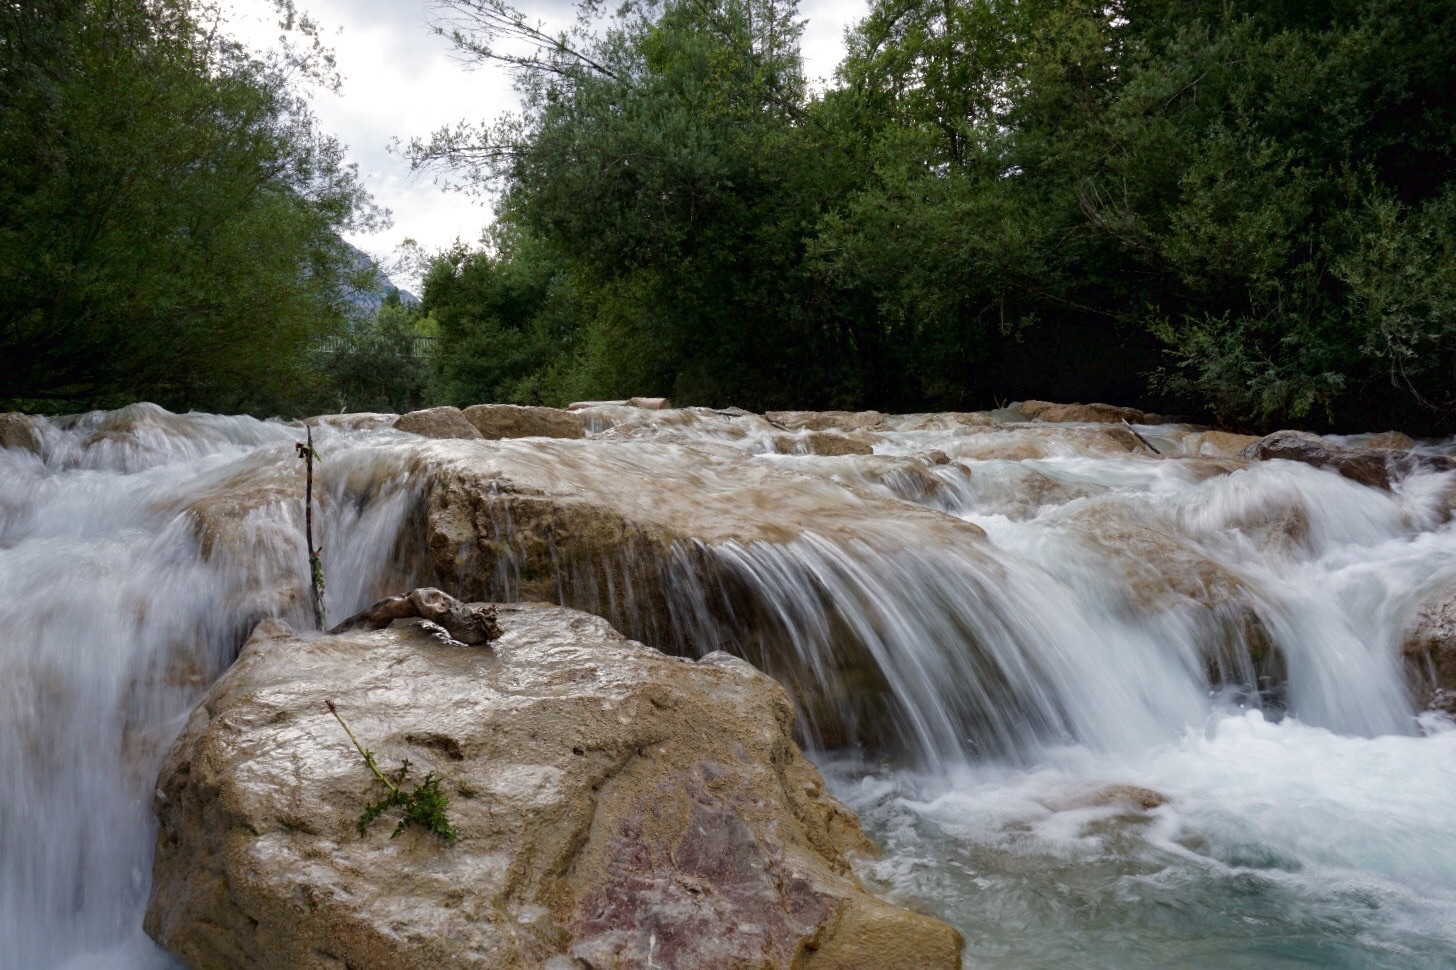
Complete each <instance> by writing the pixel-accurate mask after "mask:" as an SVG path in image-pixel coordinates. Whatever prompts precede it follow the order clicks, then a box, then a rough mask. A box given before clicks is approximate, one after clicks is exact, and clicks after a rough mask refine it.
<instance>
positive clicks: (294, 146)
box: [0, 0, 379, 408]
mask: <svg viewBox="0 0 1456 970" xmlns="http://www.w3.org/2000/svg"><path fill="white" fill-rule="evenodd" d="M279 7H280V16H281V17H282V18H283V19H284V21H285V23H284V26H285V28H287V29H289V30H291V31H292V32H293V35H294V36H299V37H301V39H302V40H303V44H302V45H301V46H294V47H292V48H290V49H288V50H284V51H279V52H275V53H274V54H272V55H269V56H266V57H264V56H258V55H254V54H252V53H250V52H248V51H247V50H246V49H245V48H243V47H242V46H240V45H239V44H237V43H235V42H233V41H231V40H229V39H228V38H227V37H226V35H225V34H224V33H223V32H222V31H221V30H220V27H219V22H220V12H219V10H218V9H217V8H215V7H213V6H211V5H209V4H207V3H203V2H194V0H104V2H103V0H28V2H25V3H8V4H3V5H0V388H3V389H4V390H3V391H0V394H3V395H4V396H5V397H6V398H8V399H9V400H10V401H11V402H12V404H15V403H18V404H20V405H22V406H30V407H37V408H64V407H75V406H89V405H98V404H100V405H104V404H109V403H118V402H124V401H128V400H135V399H137V398H139V397H147V398H150V399H152V400H156V401H159V402H161V403H163V404H166V405H168V406H172V407H184V406H193V405H195V406H209V407H215V408H244V407H266V406H269V404H270V402H276V401H279V400H281V399H283V398H285V397H286V396H287V395H288V394H290V393H292V392H294V391H296V389H297V385H298V384H299V383H300V382H301V381H303V380H304V379H305V375H304V374H303V373H302V372H301V368H302V367H303V362H304V361H305V360H306V359H307V354H306V353H304V351H306V350H307V349H308V348H309V347H310V346H311V345H313V344H314V343H316V341H317V339H318V337H319V336H320V335H321V334H324V333H327V332H328V331H329V330H331V329H332V328H335V327H337V326H339V325H341V324H342V322H343V319H344V318H343V312H344V302H343V301H342V299H341V293H340V287H341V285H342V284H343V282H344V274H345V272H346V271H347V269H348V268H349V267H350V266H352V265H353V261H352V258H351V256H350V254H349V253H348V252H347V251H346V250H345V249H344V247H343V246H342V244H341V243H340V240H339V237H338V234H339V232H340V231H341V230H343V229H346V228H348V227H351V226H355V225H360V224H361V223H363V222H366V221H368V220H371V219H375V218H377V217H378V216H379V213H377V212H376V211H375V210H373V209H372V207H371V206H370V204H369V200H368V197H367V195H366V194H365V193H364V192H363V190H362V189H361V187H360V184H359V180H358V178H357V176H356V173H355V171H354V170H353V169H352V168H351V167H350V166H348V165H346V164H345V162H344V158H343V152H342V149H341V147H340V145H339V144H338V143H337V142H336V141H335V140H333V139H332V138H329V137H327V136H325V135H323V134H321V133H320V132H319V131H318V130H317V128H316V126H315V123H314V120H313V118H312V116H311V114H310V112H309V110H308V107H307V103H306V101H305V100H304V98H303V96H302V94H301V93H300V90H299V86H300V85H301V84H306V83H313V82H319V81H323V82H325V83H327V81H328V80H329V77H328V75H329V72H330V70H331V63H330V60H329V58H328V56H327V54H326V52H324V51H322V50H320V49H319V48H318V47H317V46H316V44H313V43H311V33H312V32H311V25H309V24H308V23H307V21H306V20H300V19H298V18H296V17H295V16H294V15H293V12H292V9H291V5H289V4H287V3H280V4H279Z"/></svg>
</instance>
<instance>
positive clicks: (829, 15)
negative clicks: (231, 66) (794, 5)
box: [232, 0, 867, 288]
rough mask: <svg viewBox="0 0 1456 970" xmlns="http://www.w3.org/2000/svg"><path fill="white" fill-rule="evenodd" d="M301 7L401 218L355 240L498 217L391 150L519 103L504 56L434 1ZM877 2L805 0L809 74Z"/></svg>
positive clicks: (249, 17)
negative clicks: (462, 32)
mask: <svg viewBox="0 0 1456 970" xmlns="http://www.w3.org/2000/svg"><path fill="white" fill-rule="evenodd" d="M299 6H300V8H301V9H302V10H303V11H305V12H307V13H308V14H309V15H310V16H311V17H313V18H314V19H315V20H317V21H318V22H319V23H320V24H321V25H322V26H323V28H324V37H325V40H326V41H327V43H328V44H329V45H330V46H331V47H333V49H334V51H335V53H336V54H337V56H338V64H339V73H340V74H341V75H342V77H343V84H342V87H341V88H340V89H339V92H338V93H337V94H333V93H330V92H327V91H321V92H317V93H316V94H315V96H314V99H313V103H314V110H315V111H316V112H317V113H318V117H319V121H320V122H321V127H322V129H323V130H324V131H327V132H329V133H330V134H333V135H335V136H337V137H338V138H339V139H340V140H341V141H342V142H344V144H346V145H347V146H348V154H349V157H350V159H351V160H353V161H354V162H357V163H358V165H359V170H360V173H361V174H362V175H363V177H364V181H365V185H366V186H367V188H368V189H369V191H370V192H371V193H372V194H373V196H374V199H375V201H376V202H377V203H378V204H379V205H381V206H383V207H385V208H387V209H389V210H391V211H392V212H393V215H394V224H393V225H392V226H391V227H390V228H388V229H385V230H383V231H380V232H375V233H368V234H355V235H350V236H349V237H348V238H349V241H350V242H351V243H353V244H354V245H356V246H358V247H359V248H360V249H363V250H364V251H366V252H368V253H369V254H371V255H372V256H374V257H375V258H377V259H380V260H381V261H383V262H385V263H386V264H388V263H389V262H390V255H391V254H392V253H393V252H394V251H395V250H396V249H398V247H399V246H400V244H401V243H402V242H403V241H404V240H405V239H407V238H408V239H414V240H415V241H416V242H418V243H419V244H420V245H421V246H422V247H424V249H425V251H426V252H434V251H436V250H439V249H442V248H444V247H446V246H448V245H450V244H451V243H452V242H454V241H455V240H456V239H457V238H458V239H462V240H464V241H466V242H474V241H475V240H477V239H478V238H479V237H480V233H481V230H482V229H483V228H484V227H485V225H486V224H487V223H488V222H489V221H490V209H489V206H488V205H487V204H486V203H485V202H484V201H482V200H479V199H476V198H473V197H470V196H466V195H462V194H460V193H458V192H446V191H443V190H441V189H440V188H438V187H437V186H436V185H435V184H434V182H433V180H432V179H431V177H430V176H429V175H415V174H412V173H411V172H410V168H409V162H408V161H406V160H405V159H403V158H401V157H400V156H399V155H397V154H394V153H392V152H390V151H389V146H390V145H391V143H392V142H393V141H394V140H395V139H396V138H398V139H400V140H402V141H408V140H409V139H410V138H411V137H412V136H425V135H428V134H429V133H430V132H432V131H434V130H435V129H437V128H439V127H441V126H443V125H450V124H454V123H455V122H457V121H460V120H461V119H467V120H470V121H477V120H480V119H482V118H495V117H496V116H498V115H500V114H502V113H504V112H507V111H511V110H513V109H514V108H515V106H516V96H515V92H514V91H513V90H512V88H511V79H510V77H509V75H507V73H506V72H505V71H504V70H503V69H501V68H500V67H498V66H495V65H488V66H485V67H478V68H477V67H472V66H469V65H466V64H465V63H463V62H462V61H461V60H459V59H458V58H457V57H456V56H455V55H454V53H453V51H452V50H451V48H450V45H449V43H448V42H447V41H446V40H445V39H443V38H441V37H436V36H435V35H434V34H432V33H431V32H430V28H429V25H428V22H427V18H428V14H429V6H428V3H427V2H425V0H303V2H301V3H300V5H299ZM233 8H234V11H235V13H234V15H233V17H232V29H233V32H234V33H235V34H236V36H238V37H239V38H241V39H243V40H245V41H247V42H249V43H251V44H254V45H257V46H265V45H267V44H269V43H271V42H272V41H273V40H274V39H275V37H276V35H277V33H278V31H277V28H276V23H277V17H276V15H275V13H274V10H273V7H272V5H271V4H269V3H267V2H265V0H233ZM520 8H521V9H522V10H524V11H525V12H526V13H527V14H530V15H532V16H535V17H538V18H540V19H541V20H543V21H545V22H546V23H547V24H549V25H552V26H557V25H560V26H566V25H568V24H569V23H570V22H571V20H572V17H573V7H572V5H571V4H570V3H568V2H563V0H553V2H534V3H532V2H526V3H522V4H520ZM866 9H867V4H866V3H865V2H864V0H851V2H847V3H845V2H835V0H804V2H801V4H800V8H799V11H800V14H801V15H802V16H803V17H804V18H805V19H806V20H807V21H808V26H807V27H806V28H805V31H804V38H803V53H804V62H805V63H804V68H805V72H804V73H805V75H806V76H807V77H808V78H809V79H810V80H811V81H815V82H822V81H823V80H824V79H827V78H829V77H830V76H831V75H832V74H833V73H834V68H835V66H836V65H837V64H838V63H839V61H840V59H841V58H842V57H843V56H844V31H845V28H846V27H848V26H849V25H850V24H851V23H852V22H853V21H854V20H855V19H857V18H858V17H860V16H862V15H863V13H864V12H865V10H866ZM394 275H395V282H397V283H399V284H400V285H401V286H404V287H406V288H414V287H417V286H418V280H417V279H415V278H413V277H412V275H411V273H410V272H409V271H408V270H399V271H396V272H395V273H394Z"/></svg>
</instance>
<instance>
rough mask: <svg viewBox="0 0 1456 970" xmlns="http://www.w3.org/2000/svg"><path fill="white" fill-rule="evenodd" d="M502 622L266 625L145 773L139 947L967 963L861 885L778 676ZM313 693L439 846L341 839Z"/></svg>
mask: <svg viewBox="0 0 1456 970" xmlns="http://www.w3.org/2000/svg"><path fill="white" fill-rule="evenodd" d="M500 621H501V625H502V626H503V628H504V630H505V633H504V636H503V637H502V638H501V639H500V640H498V641H496V642H495V644H494V649H491V648H488V647H462V646H450V645H445V644H442V643H440V642H439V641H438V640H437V639H434V638H432V637H430V636H429V635H428V634H427V633H425V632H423V631H421V630H419V629H417V628H416V627H412V626H409V625H408V624H410V623H417V622H418V621H403V624H404V625H396V626H394V627H391V628H389V629H385V630H379V631H369V632H358V633H351V634H345V635H340V636H333V637H315V638H308V639H304V638H299V637H296V636H294V635H292V634H291V632H290V631H288V630H287V629H286V628H285V627H282V626H281V625H278V624H275V623H272V622H270V623H267V624H264V625H263V626H261V627H260V628H259V630H258V631H257V632H256V633H255V634H254V636H253V638H252V639H251V640H250V641H249V642H248V644H247V645H246V646H245V647H244V648H243V651H242V654H241V656H240V657H239V659H238V662H237V663H236V664H235V665H234V666H233V667H232V668H231V670H230V671H229V672H228V673H227V674H226V675H225V676H224V677H223V678H222V679H221V680H220V681H218V682H217V683H216V684H215V685H214V686H213V688H212V689H211V690H210V691H209V692H208V694H207V696H206V697H205V698H204V699H203V701H202V703H201V704H200V705H199V706H198V707H197V709H196V711H194V713H193V715H192V717H191V719H190V720H189V722H188V724H187V726H186V728H185V730H184V731H183V732H182V736H181V737H180V738H179V740H178V741H177V743H176V745H175V747H174V748H173V750H172V752H171V754H170V755H169V757H168V758H167V761H166V763H165V765H164V767H163V769H162V772H161V776H160V780H159V782H158V785H157V794H156V800H155V809H156V813H157V817H158V820H159V822H160V828H159V831H158V836H157V852H156V859H155V867H154V873H153V889H152V898H151V902H150V905H149V907H148V910H147V916H146V928H147V931H148V932H149V933H151V934H152V936H153V937H155V938H156V939H157V940H158V941H160V942H161V943H162V944H163V945H164V946H166V947H167V948H168V949H170V950H171V951H172V952H174V953H176V954H177V955H178V956H180V957H181V958H182V959H183V960H184V961H186V962H187V963H188V964H189V965H190V966H193V967H198V968H201V967H207V968H218V970H229V968H244V967H249V968H251V967H259V968H262V967H270V968H271V967H289V968H295V970H325V968H328V970H336V968H340V967H351V968H355V970H371V968H390V970H410V968H429V970H450V968H457V967H470V968H491V970H510V968H525V967H542V968H547V970H558V968H559V970H568V968H575V970H585V968H595V970H608V968H628V967H642V968H646V967H661V968H678V970H693V968H701V970H728V968H802V970H852V968H877V970H896V968H903V970H912V968H913V970H936V968H953V967H957V966H959V965H960V950H961V940H960V938H959V936H958V934H957V933H956V932H955V930H953V929H951V928H950V927H948V926H946V925H945V924H943V923H940V922H937V921H935V920H932V919H929V918H927V917H924V916H920V915H917V914H915V913H912V912H909V911H906V910H903V909H899V908H897V907H894V906H891V905H889V904H888V903H885V902H883V901H882V900H879V899H877V898H875V897H873V896H871V895H869V894H868V893H866V892H865V891H864V889H863V888H862V887H861V886H860V884H859V883H858V881H857V880H856V878H855V876H854V874H853V872H852V871H851V869H850V864H849V863H850V858H851V856H852V855H853V854H855V853H866V854H868V853H871V852H873V848H872V846H871V845H870V844H869V843H868V841H867V840H866V839H865V836H864V834H863V832H862V831H861V830H860V828H859V825H858V823H857V822H856V820H855V818H854V817H853V815H852V814H850V813H849V812H848V811H847V810H846V809H844V808H843V807H842V806H841V805H840V804H839V803H838V802H836V801H835V800H834V799H833V798H832V797H830V796H829V795H828V794H827V793H826V792H825V789H824V784H823V780H822V778H821V777H820V775H819V773H818V771H817V770H816V769H815V768H814V767H813V766H812V765H811V764H810V763H809V762H807V761H806V760H805V759H804V758H803V756H802V755H801V754H800V753H799V751H798V749H797V748H796V747H795V746H794V744H793V742H792V741H791V740H790V737H789V722H790V719H791V716H792V715H791V709H790V706H789V703H788V699H787V697H786V695H785V694H784V691H783V690H782V688H780V687H779V686H778V685H777V684H776V683H775V682H774V681H772V680H770V679H769V678H768V677H766V676H764V675H763V674H761V673H759V672H757V671H756V670H754V669H753V668H752V667H750V666H748V665H747V664H746V663H744V662H742V661H740V660H736V659H734V658H731V657H728V656H727V655H723V654H718V655H713V656H709V657H707V658H705V659H704V660H702V661H700V662H697V663H693V662H689V661H685V660H678V659H673V658H670V657H667V656H664V655H663V654H661V653H658V652H657V651H655V650H651V649H649V648H647V647H644V646H642V645H641V644H638V643H634V642H632V641H629V640H627V639H625V638H624V637H622V636H621V635H620V634H618V633H616V632H615V631H614V630H612V629H611V628H610V627H609V626H608V625H607V624H606V623H605V622H604V621H602V620H600V619H599V618H596V617H593V616H588V615H586V614H582V613H577V612H574V611H572V610H567V609H563V608H559V607H551V606H544V605H535V604H530V605H517V606H502V607H501V608H500ZM326 701H333V702H334V703H335V704H336V705H337V707H338V710H339V712H340V714H342V715H343V716H344V718H346V719H347V720H348V722H349V724H350V726H351V727H352V729H353V732H354V733H355V734H356V735H357V736H358V738H359V739H360V742H361V743H362V744H363V745H365V746H367V747H368V748H369V749H371V750H372V751H373V752H374V754H375V756H376V758H377V760H378V763H379V765H380V767H381V768H382V769H383V770H386V771H391V770H393V769H394V768H395V767H396V766H397V765H398V764H400V763H401V762H402V761H403V760H404V759H409V761H410V764H411V776H410V777H411V778H414V779H415V780H416V781H418V780H420V779H422V778H423V777H424V776H425V775H426V773H433V774H434V776H435V777H436V778H438V779H439V785H440V790H441V791H442V792H443V793H444V794H445V795H446V796H447V797H448V798H449V799H450V803H449V805H448V807H447V809H446V813H447V815H448V819H449V822H450V823H451V824H453V826H454V828H455V829H456V830H457V832H458V840H457V841H455V842H453V843H448V842H446V841H444V840H443V839H442V838H440V837H439V836H437V835H435V834H433V833H431V832H429V831H426V830H424V829H421V828H418V827H410V828H406V829H405V830H404V831H403V832H402V833H401V834H400V835H399V836H398V838H391V837H390V835H389V833H390V831H391V830H392V828H393V826H394V825H395V823H396V821H397V815H398V811H397V810H396V811H395V812H392V813H386V814H385V817H383V818H380V819H378V820H377V821H376V822H375V823H374V825H373V826H372V827H369V828H366V830H365V831H364V834H363V835H361V834H360V833H359V831H358V830H357V828H356V820H358V818H359V816H360V813H361V812H362V811H363V809H364V807H365V805H366V803H368V802H370V801H373V800H376V799H378V798H379V797H380V795H381V794H382V793H383V790H384V789H383V786H382V785H381V784H380V783H378V782H377V781H375V780H374V779H373V777H372V776H371V774H370V772H369V771H368V770H367V769H366V767H365V766H364V764H363V762H362V760H361V758H360V756H359V754H358V752H357V751H356V750H355V749H354V747H353V746H352V744H351V742H350V740H349V738H348V736H346V735H345V733H344V731H343V729H342V728H341V726H340V725H339V723H337V722H336V721H335V720H334V718H333V717H332V716H331V715H330V713H329V711H328V710H327V709H326V705H325V702H326ZM408 786H409V781H408V780H407V781H406V787H408Z"/></svg>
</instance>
